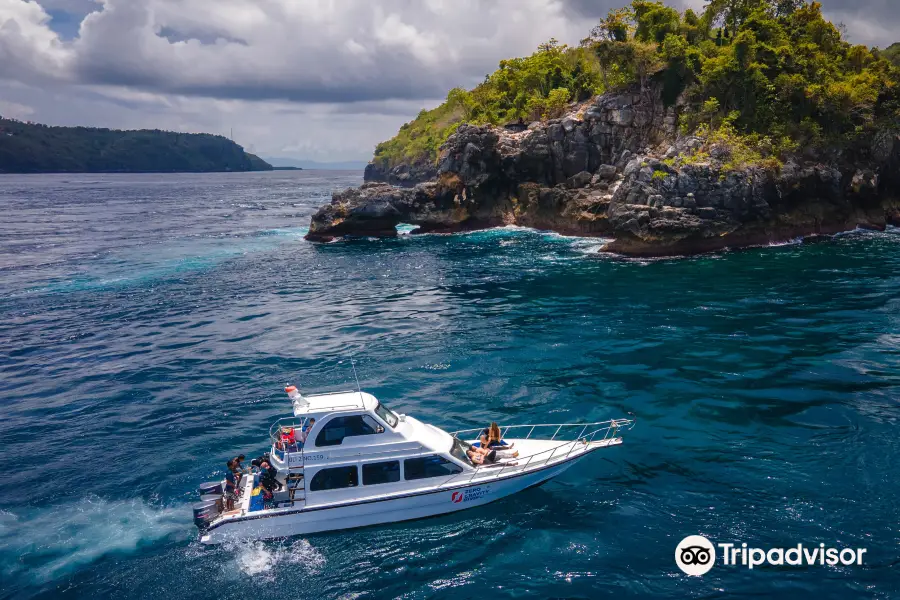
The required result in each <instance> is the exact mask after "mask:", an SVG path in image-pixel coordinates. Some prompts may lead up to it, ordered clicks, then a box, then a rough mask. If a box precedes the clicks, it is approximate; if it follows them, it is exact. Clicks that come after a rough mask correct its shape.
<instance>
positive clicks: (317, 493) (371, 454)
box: [194, 386, 634, 544]
mask: <svg viewBox="0 0 900 600" xmlns="http://www.w3.org/2000/svg"><path fill="white" fill-rule="evenodd" d="M286 391H287V392H288V396H289V397H290V399H291V401H292V405H293V416H290V417H285V418H281V419H278V420H277V421H275V423H273V424H272V426H271V427H270V429H269V437H270V441H271V448H270V450H269V452H268V453H267V455H264V456H263V459H266V460H268V461H269V463H270V464H271V466H273V467H275V469H277V476H276V478H277V481H278V484H279V486H280V489H279V490H277V491H273V492H272V493H271V498H269V499H268V501H267V502H262V501H261V500H260V495H261V494H262V493H263V490H261V488H260V485H259V482H260V475H259V474H258V473H252V472H247V473H246V474H245V475H244V476H243V477H241V480H240V482H239V484H238V488H239V491H240V494H239V497H238V499H237V501H236V502H235V504H234V507H233V509H232V510H225V508H226V506H225V502H224V499H223V495H222V493H223V489H224V481H214V482H211V483H208V484H203V485H201V486H200V490H199V491H200V494H201V501H200V502H199V503H197V504H195V505H194V521H195V523H196V525H197V526H198V527H199V529H200V541H201V542H202V543H204V544H220V543H223V542H231V541H241V540H248V539H252V540H260V539H271V538H283V537H288V536H293V535H302V534H310V533H317V532H324V531H334V530H340V529H350V528H356V527H365V526H370V525H379V524H385V523H394V522H398V521H406V520H411V519H419V518H424V517H431V516H436V515H441V514H445V513H451V512H455V511H460V510H465V509H469V508H474V507H476V506H481V505H484V504H487V503H489V502H493V501H496V500H499V499H501V498H505V497H507V496H509V495H511V494H514V493H516V492H520V491H522V490H525V489H528V488H531V487H534V486H537V485H540V484H542V483H544V482H546V481H548V480H550V479H552V478H553V477H556V476H557V475H559V474H560V473H563V472H564V471H566V470H567V469H569V468H571V467H572V466H573V465H574V464H575V463H577V462H578V461H580V460H582V459H583V458H584V457H586V456H587V455H588V454H591V453H593V452H596V451H598V450H601V449H604V448H609V447H612V446H617V445H619V444H621V443H622V437H621V434H622V432H624V431H627V430H629V429H631V428H632V427H633V426H634V420H632V419H612V420H609V421H603V422H596V423H562V424H559V423H557V424H534V425H532V424H529V425H504V426H501V432H502V439H503V442H504V443H505V444H507V445H508V446H509V447H511V452H510V453H512V452H517V453H518V456H516V457H507V458H505V459H504V460H498V461H497V462H495V463H493V464H475V463H474V462H473V460H472V459H471V458H470V456H469V454H468V453H470V450H471V448H472V447H473V446H476V447H477V439H478V437H479V436H480V434H481V432H482V431H483V429H482V428H476V429H468V430H461V431H455V432H452V433H448V432H446V431H444V430H442V429H439V428H438V427H435V426H434V425H430V424H427V423H423V422H421V421H419V420H417V419H415V418H413V417H411V416H408V415H404V414H396V413H395V412H394V411H392V410H391V409H389V408H388V407H387V406H385V405H384V404H383V403H381V402H380V401H379V400H378V399H376V398H375V396H373V395H372V394H369V393H367V392H363V391H361V390H358V391H344V392H332V393H322V394H316V395H302V394H300V392H299V391H298V390H297V389H296V388H295V387H294V386H289V387H287V388H286ZM304 440H305V441H304Z"/></svg>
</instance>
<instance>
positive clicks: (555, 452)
mask: <svg viewBox="0 0 900 600" xmlns="http://www.w3.org/2000/svg"><path fill="white" fill-rule="evenodd" d="M632 427H634V420H633V419H611V420H609V421H600V422H596V423H562V424H560V423H552V424H551V423H541V424H537V425H505V426H501V427H500V431H501V436H500V439H505V438H506V437H507V434H509V432H514V433H515V432H518V431H525V430H527V431H528V433H527V434H526V435H525V437H517V436H516V435H515V434H514V435H510V436H509V438H510V439H511V440H516V441H518V440H528V439H541V440H544V441H557V440H558V441H559V442H560V443H559V445H557V446H554V447H553V448H548V449H546V450H542V451H540V452H537V453H535V454H530V455H528V456H519V457H517V458H516V459H512V460H515V461H516V463H515V464H503V463H495V464H492V465H473V467H474V468H473V469H472V471H471V475H470V473H468V472H463V473H459V474H456V475H452V476H450V478H448V479H447V481H445V482H444V483H442V484H441V486H442V487H443V486H445V485H447V484H449V483H455V482H456V481H457V480H461V479H466V478H467V477H468V481H473V480H474V479H475V478H476V477H477V476H482V477H480V479H482V480H492V479H496V478H499V477H500V475H502V474H503V473H504V472H508V471H509V470H511V471H517V470H518V471H525V470H526V469H527V468H528V466H529V465H531V464H532V463H533V464H534V465H537V464H540V463H543V464H550V462H551V461H553V459H554V458H557V459H558V460H560V461H561V460H565V459H566V458H568V457H569V455H570V454H571V453H572V451H573V450H575V448H577V447H578V445H579V444H581V445H582V447H584V448H585V449H586V448H588V447H589V446H590V444H591V443H593V442H598V443H601V442H607V441H608V440H613V439H616V438H617V437H618V434H619V433H620V432H622V431H628V430H629V429H631V428H632ZM483 431H484V428H483V427H477V428H475V429H463V430H460V431H455V432H453V433H452V434H450V435H452V436H453V437H455V438H457V439H461V440H462V441H465V439H466V438H469V439H472V438H475V437H477V436H479V435H480V434H481V432H483ZM536 431H537V435H535V432H536ZM551 431H552V432H553V433H552V435H551V434H550V432H551ZM570 431H572V432H574V431H578V434H577V435H574V436H572V435H571V434H570V433H569V432H570ZM560 433H562V436H561V435H560ZM542 435H544V436H546V435H550V438H549V440H547V439H546V437H541V436H542ZM601 435H602V437H600V436H601ZM460 436H465V437H460ZM566 438H571V439H566ZM521 461H524V463H523V462H521Z"/></svg>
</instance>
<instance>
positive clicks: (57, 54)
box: [0, 0, 900, 161]
mask: <svg viewBox="0 0 900 600" xmlns="http://www.w3.org/2000/svg"><path fill="white" fill-rule="evenodd" d="M625 3H626V0H0V115H2V116H5V117H13V118H17V119H21V120H30V121H36V122H41V123H48V124H53V125H87V126H97V127H110V128H119V129H133V128H155V129H169V130H176V131H186V132H208V133H218V134H222V135H226V136H227V135H231V132H232V131H233V136H234V140H235V141H236V142H238V143H239V144H241V145H243V146H244V147H245V148H246V149H247V150H248V151H251V152H255V153H257V154H261V155H263V156H269V157H273V156H274V157H288V158H294V159H307V160H316V161H345V160H360V161H366V160H368V159H369V158H371V156H372V151H373V150H374V147H375V144H377V143H378V142H380V141H382V140H385V139H388V138H390V137H392V136H393V135H394V134H395V133H396V131H397V129H398V127H399V126H400V125H401V124H403V123H404V122H406V121H409V120H411V119H412V118H414V117H415V115H416V114H417V113H418V112H419V110H421V109H422V108H432V107H434V106H436V105H437V104H439V103H440V102H441V101H442V99H443V98H444V97H445V96H446V93H447V91H448V90H449V89H450V88H452V87H454V86H463V87H466V88H471V87H472V86H473V85H475V84H477V83H478V82H479V81H481V80H482V79H483V78H484V76H485V75H486V74H487V73H490V72H492V71H493V70H494V69H495V68H496V66H497V63H498V61H499V60H500V59H502V58H508V57H512V56H523V55H527V54H530V53H531V52H533V51H534V49H535V48H536V47H537V45H538V44H540V43H541V42H543V41H546V40H547V39H549V38H551V37H555V38H557V39H558V40H560V41H561V42H564V43H569V44H577V43H578V41H579V40H580V39H581V38H583V37H585V36H586V35H587V33H588V31H589V30H590V28H591V27H592V26H593V25H594V24H595V23H596V22H597V20H598V19H599V18H600V17H602V16H604V15H605V14H606V12H607V11H608V10H609V9H610V8H614V7H619V6H622V5H623V4H625ZM670 3H672V4H680V5H681V6H683V7H686V6H692V7H694V8H702V6H703V5H704V3H705V2H704V0H671V2H670ZM823 10H824V12H825V13H826V15H827V16H828V17H829V18H830V19H831V20H832V21H834V22H841V23H843V24H844V25H845V26H846V31H847V35H848V37H849V39H850V40H851V41H853V42H855V43H861V44H867V45H875V46H882V47H883V46H887V45H890V44H891V43H893V42H895V41H898V40H900V0H824V1H823Z"/></svg>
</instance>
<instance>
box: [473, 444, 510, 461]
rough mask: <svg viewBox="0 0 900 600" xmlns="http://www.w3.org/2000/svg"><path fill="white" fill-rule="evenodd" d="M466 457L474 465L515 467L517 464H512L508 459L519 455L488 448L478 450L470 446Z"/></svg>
mask: <svg viewBox="0 0 900 600" xmlns="http://www.w3.org/2000/svg"><path fill="white" fill-rule="evenodd" d="M466 456H468V457H469V460H470V461H472V464H473V465H493V464H503V465H515V464H517V463H514V462H513V463H510V462H508V461H507V459H510V458H515V457H517V456H519V453H518V452H512V451H510V450H507V451H504V450H490V449H488V448H476V447H475V446H470V447H469V449H468V450H467V451H466ZM501 461H504V462H501Z"/></svg>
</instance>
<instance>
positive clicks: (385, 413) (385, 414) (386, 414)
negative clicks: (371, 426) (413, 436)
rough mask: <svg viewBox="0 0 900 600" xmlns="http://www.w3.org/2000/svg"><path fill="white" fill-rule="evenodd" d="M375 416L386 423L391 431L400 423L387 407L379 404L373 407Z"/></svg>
mask: <svg viewBox="0 0 900 600" xmlns="http://www.w3.org/2000/svg"><path fill="white" fill-rule="evenodd" d="M375 414H376V415H378V416H379V417H381V420H382V421H384V422H385V423H387V424H388V425H389V426H390V428H391V429H393V428H394V427H396V426H397V423H399V422H400V419H398V418H397V415H395V414H394V413H393V412H392V411H391V409H389V408H388V407H387V406H385V405H384V404H382V403H381V402H379V403H378V404H376V405H375Z"/></svg>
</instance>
